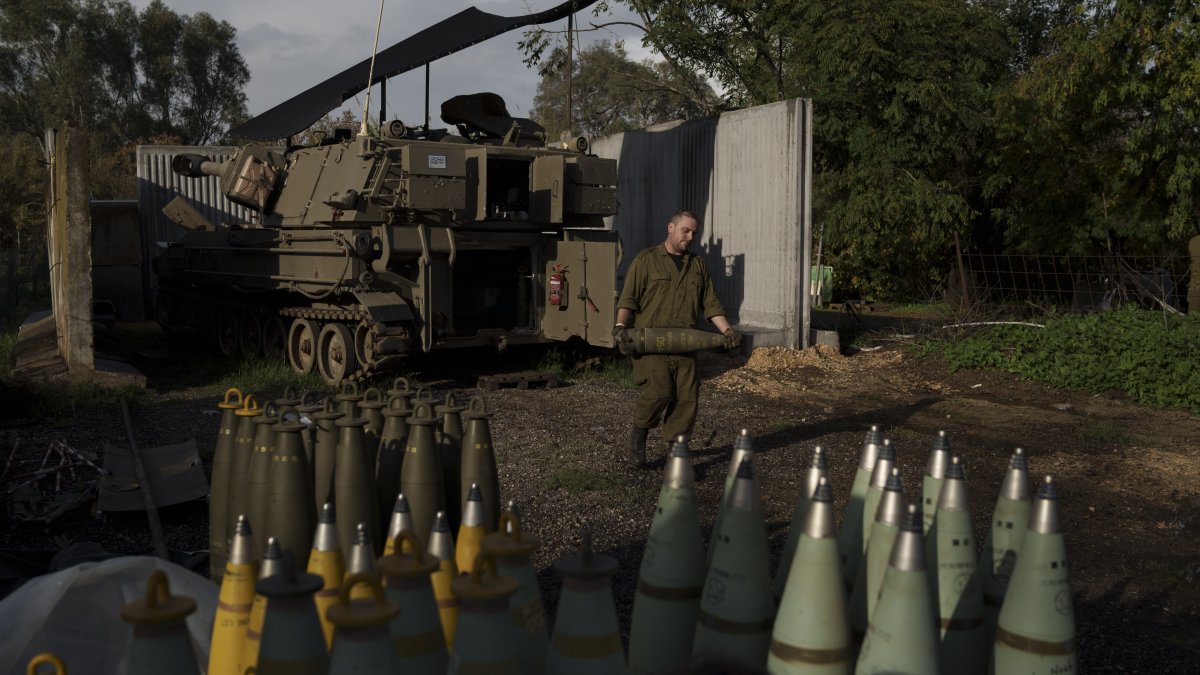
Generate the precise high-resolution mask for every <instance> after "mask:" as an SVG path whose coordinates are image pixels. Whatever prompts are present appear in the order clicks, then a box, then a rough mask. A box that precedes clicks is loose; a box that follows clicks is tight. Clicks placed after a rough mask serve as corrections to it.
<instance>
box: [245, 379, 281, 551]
mask: <svg viewBox="0 0 1200 675" xmlns="http://www.w3.org/2000/svg"><path fill="white" fill-rule="evenodd" d="M278 423H279V414H278V412H277V409H276V407H275V404H274V403H268V404H267V405H266V408H264V411H263V414H262V415H259V416H258V417H255V418H254V453H253V454H252V455H251V456H250V470H249V472H248V473H247V475H246V518H248V519H249V520H250V524H251V525H254V526H255V527H256V528H257V530H256V531H255V535H254V544H255V546H257V547H258V550H260V551H261V550H263V549H265V548H266V547H267V537H268V536H271V537H273V536H275V533H273V532H268V531H267V527H266V523H267V495H268V494H269V493H270V490H271V457H272V456H273V455H274V454H275V425H276V424H278ZM259 523H261V524H262V527H259V526H258V524H259Z"/></svg>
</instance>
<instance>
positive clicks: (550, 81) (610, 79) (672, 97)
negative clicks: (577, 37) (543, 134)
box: [529, 42, 717, 140]
mask: <svg viewBox="0 0 1200 675" xmlns="http://www.w3.org/2000/svg"><path fill="white" fill-rule="evenodd" d="M571 65H572V75H571V89H572V92H573V95H572V105H571V107H572V115H571V117H572V121H573V123H574V124H573V128H572V129H567V115H566V105H567V52H566V48H565V47H558V48H555V49H554V50H553V51H552V52H551V53H550V55H549V56H548V57H547V60H546V62H545V63H543V64H542V67H541V68H540V73H541V75H542V79H541V81H540V82H538V89H537V94H536V95H535V96H534V99H533V109H532V110H530V111H529V115H530V117H531V118H533V119H535V120H537V121H538V122H539V123H540V124H541V125H542V126H544V127H546V131H547V134H548V138H550V139H551V140H557V139H558V138H559V135H560V133H561V132H564V131H570V132H571V133H583V134H584V135H587V136H606V135H609V134H614V133H618V132H621V131H628V130H630V129H641V128H643V127H648V126H652V125H655V124H658V123H660V122H669V121H671V120H677V119H687V118H689V117H696V116H699V115H702V114H704V113H705V112H706V111H707V110H708V109H709V108H710V107H712V106H715V105H716V102H717V97H716V94H714V93H713V92H712V89H711V88H709V86H708V84H707V83H705V82H704V81H703V80H702V79H700V78H699V77H696V76H695V75H694V74H691V75H690V77H688V76H683V75H680V74H678V73H677V72H676V71H674V70H672V69H670V68H669V67H667V66H666V65H665V64H663V63H661V62H660V63H655V62H652V61H642V62H640V63H639V62H636V61H632V60H630V58H629V57H628V56H627V55H626V53H625V49H624V47H623V46H622V45H620V44H612V43H610V42H597V43H595V44H592V45H590V46H588V47H585V48H583V49H581V50H578V52H577V53H576V56H575V59H574V60H573V63H572V64H571ZM696 97H699V98H700V102H697V101H695V100H693V99H694V98H696Z"/></svg>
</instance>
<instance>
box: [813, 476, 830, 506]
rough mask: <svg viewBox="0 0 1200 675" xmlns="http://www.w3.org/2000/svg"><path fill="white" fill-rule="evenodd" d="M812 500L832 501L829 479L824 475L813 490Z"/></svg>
mask: <svg viewBox="0 0 1200 675" xmlns="http://www.w3.org/2000/svg"><path fill="white" fill-rule="evenodd" d="M812 500H813V501H814V502H830V503H832V502H833V489H832V488H831V487H829V480H828V479H827V478H825V477H824V476H822V477H821V480H820V481H818V483H817V489H816V490H815V491H814V492H813V496H812Z"/></svg>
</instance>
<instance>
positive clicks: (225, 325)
mask: <svg viewBox="0 0 1200 675" xmlns="http://www.w3.org/2000/svg"><path fill="white" fill-rule="evenodd" d="M238 323H239V322H238V316H237V312H235V311H233V310H232V309H230V308H228V307H226V308H224V309H222V310H220V311H219V312H217V352H218V353H220V354H221V356H237V355H238V347H239V345H240V343H241V330H240V329H239V328H240V327H239V326H238Z"/></svg>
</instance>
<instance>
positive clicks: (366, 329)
mask: <svg viewBox="0 0 1200 675" xmlns="http://www.w3.org/2000/svg"><path fill="white" fill-rule="evenodd" d="M354 356H355V357H357V358H358V364H359V365H360V366H370V365H371V364H372V363H374V362H375V331H374V330H372V328H371V323H370V322H369V321H365V320H364V321H359V322H358V325H357V326H355V327H354Z"/></svg>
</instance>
